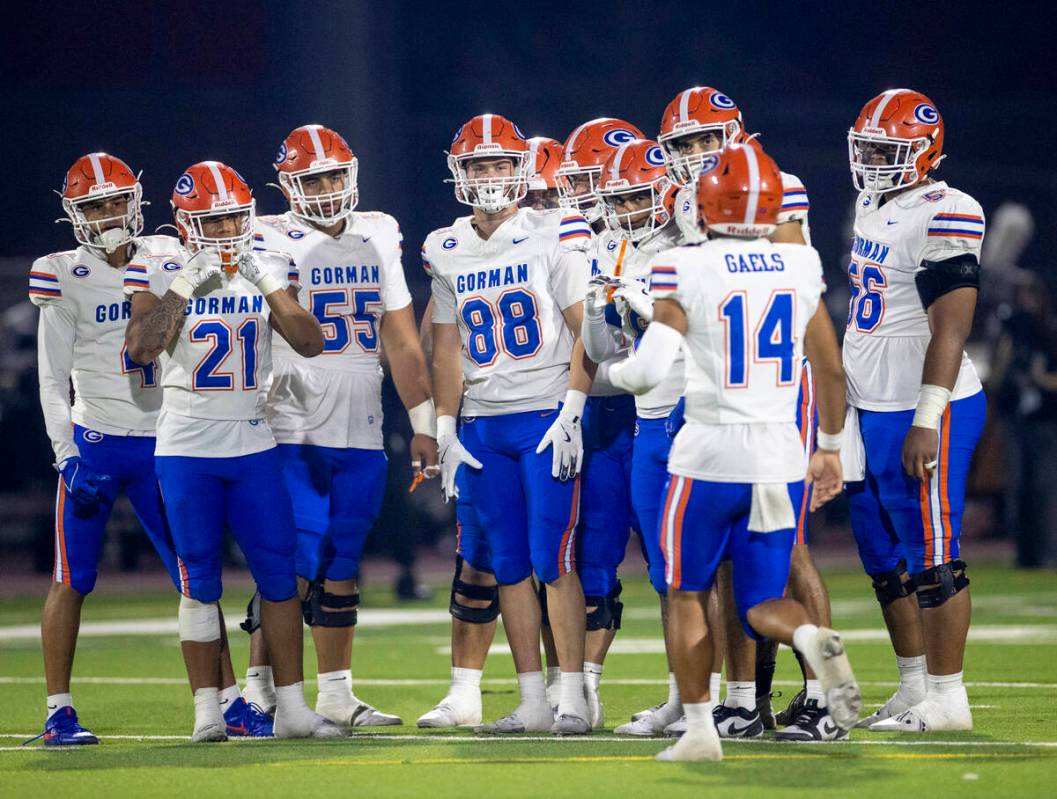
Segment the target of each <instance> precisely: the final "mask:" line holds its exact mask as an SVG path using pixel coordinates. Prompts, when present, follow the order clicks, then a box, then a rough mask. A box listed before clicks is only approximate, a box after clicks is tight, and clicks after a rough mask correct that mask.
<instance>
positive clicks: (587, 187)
mask: <svg viewBox="0 0 1057 799" xmlns="http://www.w3.org/2000/svg"><path fill="white" fill-rule="evenodd" d="M645 138H646V136H645V134H644V133H643V132H642V131H641V130H639V129H638V128H637V127H635V126H634V125H632V124H631V123H630V122H625V121H624V120H622V119H613V118H612V117H599V118H598V119H592V120H591V121H590V122H585V123H584V124H582V125H580V127H578V128H577V129H576V130H574V131H573V132H572V133H570V134H569V138H567V139H566V140H565V152H564V153H563V156H562V162H561V164H560V165H559V166H558V177H561V178H565V182H564V185H559V187H558V191H559V193H560V194H561V198H562V205H564V206H565V207H566V208H570V209H573V210H576V211H579V212H580V213H582V214H583V215H584V216H585V217H586V218H587V221H588V222H596V221H597V220H599V219H601V218H602V213H603V211H602V206H601V205H599V203H598V196H597V195H596V194H595V187H596V185H597V183H598V176H599V175H600V174H601V172H602V165H603V164H605V162H606V161H607V160H608V159H609V157H610V156H611V155H613V153H614V152H616V150H617V148H618V147H620V145H622V144H625V143H626V142H629V141H631V140H632V139H645Z"/></svg>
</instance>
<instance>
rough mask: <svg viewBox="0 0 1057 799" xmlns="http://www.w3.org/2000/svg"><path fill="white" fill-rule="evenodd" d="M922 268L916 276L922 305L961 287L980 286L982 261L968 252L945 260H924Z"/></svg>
mask: <svg viewBox="0 0 1057 799" xmlns="http://www.w3.org/2000/svg"><path fill="white" fill-rule="evenodd" d="M921 266H922V270H921V271H920V272H918V273H917V274H916V275H915V276H914V283H915V284H916V285H917V289H918V297H919V298H920V299H921V307H922V308H924V309H925V310H926V311H927V310H928V309H929V306H931V305H932V303H934V302H935V301H936V300H938V299H939V298H940V297H942V296H943V295H944V294H949V293H950V292H952V291H954V290H955V289H960V288H974V289H979V288H980V262H979V261H978V260H976V256H975V255H972V254H969V253H966V254H964V255H958V256H955V257H954V258H948V259H946V260H945V261H922V262H921Z"/></svg>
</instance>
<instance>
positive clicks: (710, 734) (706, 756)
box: [657, 728, 723, 762]
mask: <svg viewBox="0 0 1057 799" xmlns="http://www.w3.org/2000/svg"><path fill="white" fill-rule="evenodd" d="M657 759H658V760H661V761H668V762H672V761H676V762H679V761H681V762H695V761H702V760H713V761H716V760H722V759H723V745H722V744H721V743H720V740H719V733H717V732H716V730H715V728H709V729H704V730H694V731H693V732H688V733H686V734H685V735H684V736H683V737H682V738H680V739H679V740H678V741H676V742H675V743H674V744H672V745H671V746H669V747H668V748H667V749H665V750H663V751H662V752H660V753H658V755H657Z"/></svg>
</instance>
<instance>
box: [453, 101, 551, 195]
mask: <svg viewBox="0 0 1057 799" xmlns="http://www.w3.org/2000/svg"><path fill="white" fill-rule="evenodd" d="M504 158H505V159H509V160H510V161H511V162H512V168H511V169H510V170H509V174H492V175H487V176H485V177H474V178H471V177H469V176H468V173H467V170H466V167H467V165H468V164H469V162H471V161H475V160H481V161H484V160H488V161H494V160H496V159H504ZM532 166H533V165H532V164H531V163H530V161H529V158H528V143H527V142H526V141H525V136H524V134H522V132H521V131H520V130H518V126H517V125H515V124H514V123H513V122H511V121H510V120H509V119H507V118H506V117H503V116H500V115H499V114H479V115H478V116H475V117H474V118H473V119H471V120H470V121H469V122H467V123H466V124H464V125H463V126H462V127H461V128H459V130H458V131H457V132H456V134H455V139H454V140H453V141H452V143H451V150H450V151H449V152H448V169H449V170H451V175H452V182H453V183H455V199H456V200H458V201H459V202H461V203H463V204H464V205H469V206H472V207H474V208H480V209H481V210H482V211H484V212H485V213H487V214H494V213H498V212H499V211H502V210H503V209H504V208H508V207H510V206H511V205H514V204H515V203H517V202H519V201H521V200H522V199H524V197H525V192H526V191H527V189H528V176H529V172H530V171H531V168H532Z"/></svg>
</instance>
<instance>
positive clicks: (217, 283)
mask: <svg viewBox="0 0 1057 799" xmlns="http://www.w3.org/2000/svg"><path fill="white" fill-rule="evenodd" d="M172 203H173V209H174V215H175V221H176V227H177V230H178V231H179V234H180V238H181V240H182V241H183V243H184V245H185V247H186V248H187V251H188V252H189V253H190V254H191V257H190V258H188V257H187V256H186V254H184V255H183V256H182V257H180V258H174V259H171V260H165V259H163V258H157V257H147V258H145V259H143V260H142V261H140V260H139V259H137V261H136V263H134V264H132V265H131V266H130V267H129V268H128V269H127V270H126V275H125V291H126V293H128V294H130V295H131V303H132V315H131V319H130V320H129V323H128V327H127V329H126V333H125V338H126V345H127V348H128V353H129V356H130V357H131V358H132V360H133V362H135V363H150V362H152V361H153V360H154V359H155V358H158V357H159V356H160V357H161V359H162V368H163V372H162V407H161V410H160V412H159V415H158V427H157V431H158V434H157V446H156V449H155V464H156V469H157V473H158V479H159V482H160V485H161V490H162V494H163V496H164V500H165V509H166V515H167V516H168V519H169V526H170V528H171V530H172V535H173V540H174V542H175V549H176V554H177V556H178V566H179V576H180V585H179V587H180V592H181V598H180V610H179V620H180V641H181V648H182V650H183V654H184V660H185V663H186V665H187V671H188V675H189V677H190V682H191V688H192V691H194V700H195V732H194V738H195V740H202V741H210V740H223V739H224V737H225V735H224V723H223V720H222V718H221V716H220V704H219V697H218V688H219V686H218V685H217V682H218V677H217V668H216V657H217V651H218V649H219V647H220V646H221V641H222V637H223V630H222V627H221V620H220V615H219V612H218V606H217V601H218V600H219V598H220V595H221V591H222V589H221V554H222V545H223V533H224V529H225V527H230V528H231V529H232V531H233V532H234V534H235V538H236V540H237V541H238V543H239V546H240V547H241V548H242V551H243V553H244V554H245V556H246V561H247V563H248V565H249V567H250V571H251V573H252V574H253V577H254V579H255V580H256V582H257V586H258V589H259V590H260V593H261V597H262V601H261V617H262V624H261V627H262V630H263V632H264V636H265V639H266V640H267V642H268V644H269V651H270V652H271V653H272V659H273V664H274V669H275V675H276V679H275V682H276V684H277V685H278V686H279V687H278V688H277V689H276V691H277V694H278V696H277V708H276V712H275V722H274V731H275V734H276V735H277V736H279V737H307V736H321V737H323V736H334V735H341V734H342V730H341V728H340V727H338V726H336V725H334V724H332V723H331V722H330V721H328V720H326V719H324V718H322V717H321V716H318V715H316V714H315V713H313V712H312V711H311V710H309V709H308V707H307V706H306V705H305V700H304V693H303V689H302V668H301V650H302V636H301V603H300V601H299V599H298V596H297V579H296V574H295V568H294V550H295V546H296V535H295V528H294V519H293V508H292V506H291V502H290V495H289V493H288V492H287V490H286V487H285V485H284V484H283V481H282V475H281V473H280V466H279V460H278V456H277V455H276V452H275V439H274V437H273V436H272V432H271V429H270V428H269V427H268V423H267V420H266V419H265V418H264V415H265V400H266V392H267V388H268V385H269V384H270V382H271V366H272V359H271V339H272V337H271V332H272V329H275V330H277V331H279V333H280V335H282V336H283V338H285V339H286V340H287V341H288V342H289V343H290V345H291V346H292V347H293V348H294V350H295V351H297V352H298V353H300V354H302V355H305V356H311V355H314V354H318V353H319V352H320V351H321V350H322V348H323V335H322V331H321V330H320V327H319V323H318V322H317V321H316V320H315V318H314V317H313V316H312V315H311V314H309V313H308V312H307V311H305V310H304V309H303V308H302V307H301V306H300V305H298V304H297V302H296V301H295V300H294V299H293V298H292V297H291V296H290V295H289V294H288V293H287V292H286V291H285V288H286V286H287V284H288V282H289V281H296V279H297V275H296V272H295V271H291V270H292V265H291V264H290V262H289V259H288V258H287V257H286V256H280V255H278V254H275V253H254V252H252V250H251V245H252V241H253V208H254V203H253V195H252V193H251V192H250V189H249V187H248V186H247V185H246V183H245V182H244V181H243V180H242V178H241V177H240V176H239V175H238V173H237V172H235V170H234V169H232V168H231V167H228V166H226V165H224V164H221V163H219V162H217V161H205V162H202V163H198V164H194V165H193V166H191V167H189V168H188V169H187V171H186V172H184V174H183V175H181V176H180V179H179V180H178V181H177V182H176V187H175V189H174V191H173V199H172Z"/></svg>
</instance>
